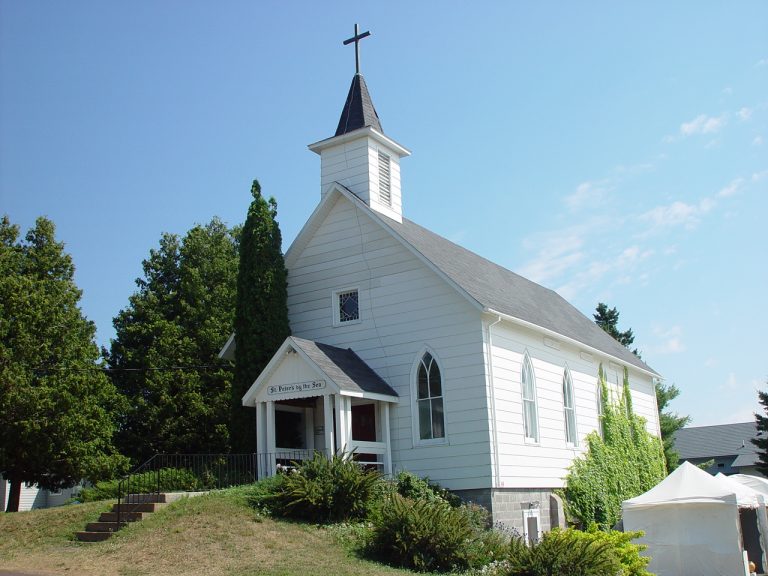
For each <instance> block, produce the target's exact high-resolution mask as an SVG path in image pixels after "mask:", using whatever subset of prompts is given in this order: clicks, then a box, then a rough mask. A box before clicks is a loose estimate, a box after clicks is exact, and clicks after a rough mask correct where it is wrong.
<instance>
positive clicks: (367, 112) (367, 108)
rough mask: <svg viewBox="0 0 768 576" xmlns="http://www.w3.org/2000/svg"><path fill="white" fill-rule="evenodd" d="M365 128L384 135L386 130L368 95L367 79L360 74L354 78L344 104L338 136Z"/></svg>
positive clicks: (337, 129) (337, 131)
mask: <svg viewBox="0 0 768 576" xmlns="http://www.w3.org/2000/svg"><path fill="white" fill-rule="evenodd" d="M365 126H370V127H371V128H375V129H376V130H378V131H379V132H381V133H382V134H384V130H382V129H381V122H380V121H379V115H378V114H376V108H374V107H373V101H372V100H371V95H370V94H369V93H368V86H366V84H365V78H363V75H362V74H359V73H358V74H355V77H354V78H352V85H351V86H350V87H349V94H347V101H346V102H345V103H344V109H343V110H342V111H341V118H339V126H338V128H336V136H341V135H342V134H346V133H347V132H352V131H353V130H357V129H358V128H364V127H365Z"/></svg>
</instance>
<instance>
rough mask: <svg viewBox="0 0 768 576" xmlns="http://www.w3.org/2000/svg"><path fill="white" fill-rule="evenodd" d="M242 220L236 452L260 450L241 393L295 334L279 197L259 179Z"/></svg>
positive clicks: (234, 425) (235, 384)
mask: <svg viewBox="0 0 768 576" xmlns="http://www.w3.org/2000/svg"><path fill="white" fill-rule="evenodd" d="M251 194H252V195H253V201H252V202H251V205H250V206H249V208H248V217H247V218H246V220H245V224H244V225H243V233H242V238H241V241H240V269H239V272H238V276H237V304H236V308H235V379H234V382H233V385H232V417H231V422H230V439H231V442H232V450H233V451H234V452H243V453H245V452H255V451H256V425H255V421H256V420H255V419H256V414H255V410H253V408H245V407H244V406H243V405H242V397H243V395H244V394H245V393H246V392H247V391H248V388H250V386H251V384H253V382H254V380H256V378H257V377H258V375H259V374H260V373H261V371H262V370H263V369H264V367H265V366H266V365H267V363H268V362H269V360H270V358H271V357H272V355H273V354H274V353H275V351H276V350H277V349H278V347H279V346H280V345H281V344H282V343H283V341H284V340H285V339H286V338H287V337H288V336H289V335H290V333H291V331H290V327H289V325H288V304H287V298H288V296H287V276H288V274H287V271H286V269H285V262H284V261H283V253H282V251H281V245H282V237H281V235H280V226H279V225H278V223H277V221H276V220H275V217H276V216H277V203H276V202H275V199H274V198H270V199H269V200H266V199H265V198H264V197H263V196H262V195H261V186H260V185H259V182H258V181H257V180H254V181H253V185H252V186H251Z"/></svg>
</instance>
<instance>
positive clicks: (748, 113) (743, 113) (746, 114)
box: [736, 106, 752, 122]
mask: <svg viewBox="0 0 768 576" xmlns="http://www.w3.org/2000/svg"><path fill="white" fill-rule="evenodd" d="M736 114H738V116H739V120H742V121H744V122H746V121H747V120H749V119H750V118H752V109H751V108H747V107H746V106H745V107H744V108H742V109H741V110H739V111H738V112H737V113H736Z"/></svg>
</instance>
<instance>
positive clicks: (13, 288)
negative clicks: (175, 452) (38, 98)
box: [0, 216, 126, 512]
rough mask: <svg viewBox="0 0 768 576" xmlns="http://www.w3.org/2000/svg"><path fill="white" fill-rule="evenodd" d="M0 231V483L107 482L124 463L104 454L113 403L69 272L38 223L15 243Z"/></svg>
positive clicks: (8, 231) (14, 498)
mask: <svg viewBox="0 0 768 576" xmlns="http://www.w3.org/2000/svg"><path fill="white" fill-rule="evenodd" d="M18 235H19V229H18V226H15V225H12V224H11V222H10V220H9V219H8V217H7V216H5V217H3V219H2V220H1V221H0V430H2V433H1V434H0V473H2V475H3V476H4V478H5V479H6V480H9V481H10V483H11V489H10V497H9V499H8V507H7V511H8V512H15V511H17V510H18V506H19V496H20V493H21V484H22V482H24V483H28V484H37V485H39V486H40V487H41V488H47V489H58V488H63V487H68V486H73V485H74V484H75V483H77V482H78V481H80V480H82V479H88V480H91V481H94V482H95V481H97V480H101V479H104V478H110V477H112V476H113V475H114V474H116V473H117V472H118V471H119V470H121V469H122V468H123V467H124V466H125V464H126V462H125V458H124V457H122V456H120V455H119V454H118V453H117V452H116V450H115V448H114V446H113V444H112V436H113V433H114V430H115V422H114V411H115V409H116V408H118V407H119V406H120V397H119V396H118V394H117V393H116V391H115V388H114V386H113V385H112V383H111V382H110V381H109V379H108V378H107V377H106V376H105V375H104V373H103V370H102V368H101V366H99V364H98V363H97V362H98V359H99V350H98V347H97V346H96V344H95V343H94V340H93V339H94V335H95V327H94V324H93V323H92V322H90V321H88V320H87V319H86V318H85V317H84V316H83V314H82V312H81V311H80V308H79V306H78V304H79V302H80V297H81V295H82V292H81V291H80V290H79V289H78V288H77V286H76V285H75V282H74V272H75V267H74V265H73V263H72V259H71V257H70V256H69V255H68V254H66V253H65V252H64V244H63V243H61V242H57V241H56V239H55V227H54V225H53V222H51V221H50V220H47V219H46V218H38V219H37V221H36V222H35V226H34V227H33V228H32V229H30V230H29V232H28V233H27V235H26V238H25V240H24V241H20V240H19V237H18Z"/></svg>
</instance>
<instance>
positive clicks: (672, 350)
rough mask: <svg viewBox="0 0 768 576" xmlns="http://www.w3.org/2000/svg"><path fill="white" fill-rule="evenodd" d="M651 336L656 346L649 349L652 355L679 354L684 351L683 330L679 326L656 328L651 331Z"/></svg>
mask: <svg viewBox="0 0 768 576" xmlns="http://www.w3.org/2000/svg"><path fill="white" fill-rule="evenodd" d="M653 335H654V336H655V338H656V344H655V345H654V346H652V347H651V348H652V351H653V352H654V353H656V354H679V353H680V352H684V351H685V344H684V343H683V329H682V328H681V327H680V326H677V325H675V326H670V327H669V328H661V327H656V328H654V329H653Z"/></svg>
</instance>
